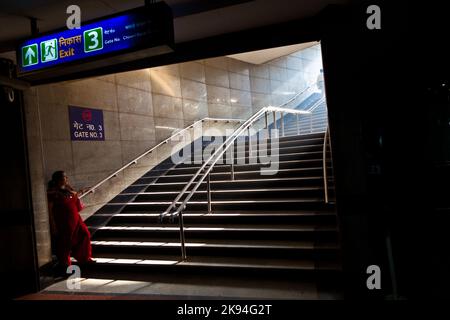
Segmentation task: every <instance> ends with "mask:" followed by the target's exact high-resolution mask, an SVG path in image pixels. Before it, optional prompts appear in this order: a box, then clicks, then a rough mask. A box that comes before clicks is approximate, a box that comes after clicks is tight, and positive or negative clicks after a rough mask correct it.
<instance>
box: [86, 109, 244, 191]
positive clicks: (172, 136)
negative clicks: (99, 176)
mask: <svg viewBox="0 0 450 320" xmlns="http://www.w3.org/2000/svg"><path fill="white" fill-rule="evenodd" d="M205 121H214V122H219V121H220V122H226V123H229V122H242V121H244V120H242V119H222V118H209V117H206V118H203V119H200V120H197V121H196V122H194V123H193V124H191V125H189V126H187V127H186V128H184V129H181V130H179V131H177V132H176V133H174V134H173V135H171V136H170V137H169V138H167V139H165V140H163V141H161V142H160V143H158V144H157V145H156V146H154V147H152V148H150V149H149V150H147V151H145V152H144V153H142V154H141V155H139V156H138V157H136V158H135V159H133V160H131V161H130V162H128V163H127V164H126V165H124V166H122V167H121V168H119V169H118V170H116V171H114V172H113V173H111V174H110V175H109V176H107V177H106V178H105V179H103V180H101V181H100V182H98V183H97V184H95V185H94V186H93V187H91V188H89V189H88V191H86V192H85V193H83V194H82V195H80V199H81V198H83V197H85V196H87V195H88V194H91V193H94V192H95V190H96V189H98V187H100V186H101V185H103V184H104V183H105V182H107V181H109V180H110V179H112V178H114V177H117V175H118V174H119V173H120V172H122V171H124V170H125V169H127V168H128V167H130V166H132V165H134V164H137V162H138V161H139V160H140V159H142V158H143V157H145V156H146V155H148V154H150V153H152V152H153V151H154V150H155V149H157V148H159V147H160V146H162V145H164V144H166V143H168V142H169V141H170V140H172V139H173V138H174V137H176V136H178V135H180V134H182V133H183V132H185V131H186V130H189V129H192V128H194V127H195V126H196V125H197V124H198V123H201V122H205Z"/></svg>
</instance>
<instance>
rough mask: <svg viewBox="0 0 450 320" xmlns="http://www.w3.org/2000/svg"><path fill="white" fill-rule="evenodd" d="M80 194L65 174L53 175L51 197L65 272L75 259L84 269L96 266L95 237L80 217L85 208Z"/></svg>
mask: <svg viewBox="0 0 450 320" xmlns="http://www.w3.org/2000/svg"><path fill="white" fill-rule="evenodd" d="M80 193H81V192H80ZM78 194H79V193H78V192H76V191H74V190H73V188H72V187H71V186H70V185H69V183H68V179H67V176H66V174H65V173H64V171H56V172H55V173H53V175H52V180H51V181H50V182H49V183H48V191H47V197H48V206H49V214H50V226H51V232H52V235H53V237H54V243H55V246H56V248H55V251H56V256H57V258H58V262H59V265H60V267H62V268H63V270H66V269H67V266H70V265H71V261H70V257H71V256H73V257H74V258H75V259H76V260H77V262H78V263H79V264H80V265H86V264H91V263H95V261H94V260H92V248H91V235H90V233H89V230H88V228H87V226H86V224H85V223H84V222H83V219H82V218H81V216H80V214H79V211H81V210H82V209H83V207H82V204H81V202H80V199H79V198H78Z"/></svg>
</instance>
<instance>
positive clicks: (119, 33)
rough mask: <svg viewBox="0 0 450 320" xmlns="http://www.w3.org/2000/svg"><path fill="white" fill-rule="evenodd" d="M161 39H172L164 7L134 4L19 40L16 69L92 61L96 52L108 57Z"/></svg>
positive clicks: (26, 70)
mask: <svg viewBox="0 0 450 320" xmlns="http://www.w3.org/2000/svg"><path fill="white" fill-rule="evenodd" d="M164 5H165V4H164ZM165 6H166V5H165ZM158 9H161V12H162V13H159V12H158ZM170 38H172V39H170ZM165 40H167V42H168V43H167V44H169V42H171V40H173V20H172V17H171V14H170V12H169V13H168V12H167V8H166V7H164V6H163V4H161V5H158V6H156V7H155V8H151V9H150V8H146V7H143V8H138V9H135V10H131V11H128V12H126V13H123V14H118V15H115V16H111V17H107V18H105V19H102V20H99V21H96V22H90V23H86V24H82V25H81V28H80V29H71V30H70V29H64V30H62V31H60V32H53V33H51V34H48V35H45V36H40V37H37V38H34V39H30V40H27V41H25V42H23V43H22V44H21V45H20V46H19V47H18V48H17V55H18V57H17V58H18V59H17V61H18V62H19V63H18V67H19V73H21V74H24V73H28V72H32V71H38V70H41V69H47V68H50V67H55V66H58V65H62V64H66V63H69V62H74V61H80V62H81V61H83V62H84V61H92V60H95V59H93V58H97V56H105V57H108V58H109V57H111V55H112V53H117V54H121V53H129V52H133V51H137V50H143V49H145V48H151V47H153V46H157V45H162V44H163V43H164V42H165Z"/></svg>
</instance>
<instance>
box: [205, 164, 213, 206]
mask: <svg viewBox="0 0 450 320" xmlns="http://www.w3.org/2000/svg"><path fill="white" fill-rule="evenodd" d="M206 188H207V192H208V213H211V212H212V210H211V173H208V178H207V182H206Z"/></svg>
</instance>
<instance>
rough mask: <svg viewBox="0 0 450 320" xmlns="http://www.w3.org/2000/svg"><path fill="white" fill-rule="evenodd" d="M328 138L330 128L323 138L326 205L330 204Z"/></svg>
mask: <svg viewBox="0 0 450 320" xmlns="http://www.w3.org/2000/svg"><path fill="white" fill-rule="evenodd" d="M327 136H328V128H327V132H325V135H324V137H323V139H324V141H323V160H322V165H323V188H324V192H325V203H326V204H328V173H327V141H328V139H327Z"/></svg>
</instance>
